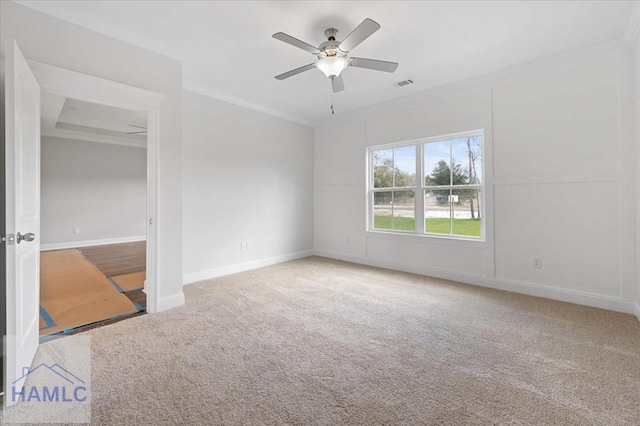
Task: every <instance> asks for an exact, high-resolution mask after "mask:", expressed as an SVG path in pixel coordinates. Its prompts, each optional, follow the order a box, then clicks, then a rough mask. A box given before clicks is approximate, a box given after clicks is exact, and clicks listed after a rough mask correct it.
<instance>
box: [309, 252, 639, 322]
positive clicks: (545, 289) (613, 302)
mask: <svg viewBox="0 0 640 426" xmlns="http://www.w3.org/2000/svg"><path fill="white" fill-rule="evenodd" d="M314 254H315V255H316V256H322V257H328V258H331V259H337V260H344V261H346V262H353V263H359V264H363V265H368V266H376V267H379V268H385V269H393V270H397V271H403V272H409V273H413V274H419V275H426V276H431V277H436V278H442V279H446V280H451V281H457V282H461V283H465V284H471V285H477V286H481V287H487V288H493V289H495V290H504V291H510V292H513V293H519V294H526V295H528V296H536V297H543V298H546V299H553V300H559V301H562V302H569V303H575V304H578V305H585V306H591V307H594V308H600V309H607V310H610V311H617V312H623V313H626V314H633V313H634V304H633V302H629V301H625V300H622V299H618V298H613V297H606V296H601V295H596V294H590V293H584V292H577V291H571V290H563V289H558V288H555V287H549V286H543V285H539V284H533V283H527V282H519V281H512V280H505V279H500V278H488V277H485V276H482V275H476V274H469V273H465V272H456V271H450V270H446V269H439V268H431V267H424V266H418V265H414V264H410V263H404V262H397V261H388V260H384V259H372V258H368V257H364V256H359V255H354V254H349V253H341V252H336V251H331V250H322V249H316V250H314ZM639 308H640V306H639V305H638V303H636V304H635V312H636V316H638V318H639V319H640V309H639Z"/></svg>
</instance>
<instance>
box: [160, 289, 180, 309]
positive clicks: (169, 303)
mask: <svg viewBox="0 0 640 426" xmlns="http://www.w3.org/2000/svg"><path fill="white" fill-rule="evenodd" d="M182 305H184V293H183V292H182V291H181V292H180V293H176V294H172V295H171V296H165V297H161V298H160V300H159V301H158V312H162V311H166V310H167V309H172V308H177V307H178V306H182Z"/></svg>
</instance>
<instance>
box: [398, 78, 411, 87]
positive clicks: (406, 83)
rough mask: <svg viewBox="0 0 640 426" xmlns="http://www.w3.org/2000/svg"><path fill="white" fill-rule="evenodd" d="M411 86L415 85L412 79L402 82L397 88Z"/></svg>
mask: <svg viewBox="0 0 640 426" xmlns="http://www.w3.org/2000/svg"><path fill="white" fill-rule="evenodd" d="M410 84H413V79H412V78H408V79H406V80H402V81H399V82H397V83H396V84H395V86H396V87H404V86H408V85H410Z"/></svg>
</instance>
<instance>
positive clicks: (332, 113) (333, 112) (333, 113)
mask: <svg viewBox="0 0 640 426" xmlns="http://www.w3.org/2000/svg"><path fill="white" fill-rule="evenodd" d="M331 115H336V111H335V110H334V109H333V91H331Z"/></svg>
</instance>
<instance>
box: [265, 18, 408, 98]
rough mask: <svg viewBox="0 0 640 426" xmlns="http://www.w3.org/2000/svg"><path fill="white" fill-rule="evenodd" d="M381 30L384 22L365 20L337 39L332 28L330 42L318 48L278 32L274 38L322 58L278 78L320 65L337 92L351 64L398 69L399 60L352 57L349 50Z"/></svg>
mask: <svg viewBox="0 0 640 426" xmlns="http://www.w3.org/2000/svg"><path fill="white" fill-rule="evenodd" d="M379 29H380V24H378V23H377V22H375V21H374V20H372V19H369V18H367V19H365V20H364V21H362V23H361V24H360V25H358V26H357V27H356V29H355V30H353V31H351V33H350V34H349V35H348V36H347V37H346V38H345V39H344V40H342V41H338V40H336V36H337V35H338V30H336V29H335V28H328V29H327V30H325V32H324V34H325V36H326V37H327V41H325V42H324V43H322V44H321V45H320V46H318V47H314V46H312V45H310V44H308V43H305V42H304V41H302V40H298V39H297V38H295V37H291V36H290V35H288V34H285V33H275V34H274V35H273V38H275V39H278V40H280V41H284V42H285V43H288V44H290V45H292V46H295V47H298V48H300V49H302V50H306V51H307V52H309V53H312V54H314V55H316V56H317V57H318V61H316V62H313V63H311V64H308V65H305V66H303V67H300V68H296V69H293V70H291V71H288V72H285V73H284V74H280V75H277V76H276V79H277V80H284V79H286V78H289V77H293V76H294V75H297V74H300V73H302V72H305V71H308V70H310V69H312V68H318V69H319V70H320V71H322V72H323V73H324V75H325V76H327V77H328V78H329V79H330V80H331V86H332V87H333V91H334V92H341V91H343V90H344V82H343V81H342V74H341V73H342V71H344V70H345V68H347V67H349V66H351V67H356V68H367V69H370V70H376V71H384V72H394V71H395V70H396V68H398V63H397V62H388V61H379V60H377V59H364V58H355V57H353V56H349V53H350V52H351V51H352V50H353V49H354V48H355V47H356V46H357V45H359V44H360V43H362V42H363V41H365V40H366V39H367V38H369V36H371V35H372V34H373V33H375V32H376V31H378V30H379Z"/></svg>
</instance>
